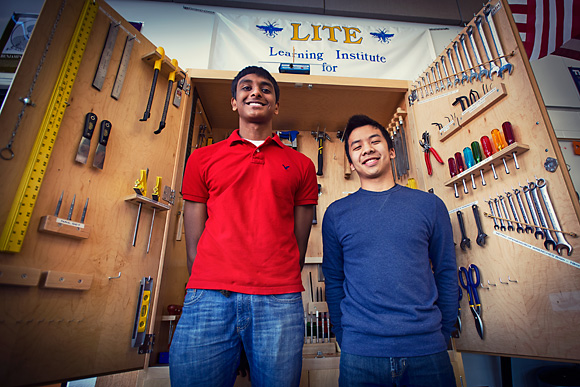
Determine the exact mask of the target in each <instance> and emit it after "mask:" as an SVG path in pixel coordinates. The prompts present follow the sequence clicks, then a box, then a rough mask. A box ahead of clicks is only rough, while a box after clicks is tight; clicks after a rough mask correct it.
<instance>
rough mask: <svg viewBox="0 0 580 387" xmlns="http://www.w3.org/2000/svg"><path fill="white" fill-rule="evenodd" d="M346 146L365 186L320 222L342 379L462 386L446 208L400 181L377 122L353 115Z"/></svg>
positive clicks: (454, 277) (392, 154) (348, 383)
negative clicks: (453, 355) (452, 351)
mask: <svg viewBox="0 0 580 387" xmlns="http://www.w3.org/2000/svg"><path fill="white" fill-rule="evenodd" d="M344 144H345V151H346V155H347V157H348V160H349V162H350V166H351V169H352V170H353V171H356V172H357V174H358V176H359V178H360V183H361V188H360V189H359V190H358V191H357V192H355V193H354V194H352V195H349V196H347V197H345V198H343V199H340V200H337V201H336V202H334V203H332V204H331V205H330V206H329V207H328V209H327V210H326V213H325V215H324V220H323V224H322V238H323V246H324V258H323V263H322V269H323V272H324V276H325V278H326V282H325V284H326V299H327V302H328V308H329V310H330V320H331V322H332V324H333V327H334V333H335V335H336V339H337V341H338V343H339V344H340V346H341V349H342V353H341V359H340V377H339V384H340V386H343V387H346V386H348V387H353V386H370V385H372V386H389V387H390V386H430V387H433V386H455V378H454V375H453V368H452V366H451V362H450V360H449V356H448V354H447V346H448V341H449V339H450V336H451V331H452V330H453V324H454V323H455V320H456V317H457V308H458V286H457V266H456V262H455V248H454V244H453V233H452V230H451V222H450V220H449V213H448V211H447V208H446V207H445V204H444V203H443V201H442V200H441V199H439V198H438V197H437V196H435V195H433V194H429V193H426V192H423V191H419V190H413V189H410V188H407V187H403V186H400V185H397V184H395V182H394V178H393V173H392V170H391V160H392V159H393V158H394V157H395V150H394V148H393V144H392V141H391V138H390V136H389V134H388V132H387V131H386V130H385V128H384V127H383V126H381V125H380V124H379V123H378V122H376V121H374V120H373V119H371V118H369V117H367V116H363V115H356V116H353V117H351V118H350V120H349V122H348V124H347V127H346V129H345V134H344Z"/></svg>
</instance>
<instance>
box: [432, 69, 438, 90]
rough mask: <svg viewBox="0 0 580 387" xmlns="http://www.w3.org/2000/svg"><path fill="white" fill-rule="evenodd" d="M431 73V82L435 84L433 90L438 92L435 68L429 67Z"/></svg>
mask: <svg viewBox="0 0 580 387" xmlns="http://www.w3.org/2000/svg"><path fill="white" fill-rule="evenodd" d="M431 74H432V75H433V83H434V84H435V91H436V92H437V93H439V84H438V82H437V77H436V76H435V69H434V68H433V67H431Z"/></svg>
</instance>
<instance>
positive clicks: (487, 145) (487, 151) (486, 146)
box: [481, 136, 497, 180]
mask: <svg viewBox="0 0 580 387" xmlns="http://www.w3.org/2000/svg"><path fill="white" fill-rule="evenodd" d="M481 148H482V150H483V154H484V155H485V157H486V158H487V157H490V156H491V155H492V154H493V148H492V147H491V141H490V140H489V137H487V136H483V137H481ZM489 165H491V170H492V171H493V178H494V179H495V180H497V173H495V166H494V165H493V163H490V164H489Z"/></svg>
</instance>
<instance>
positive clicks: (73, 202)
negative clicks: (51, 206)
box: [66, 194, 77, 220]
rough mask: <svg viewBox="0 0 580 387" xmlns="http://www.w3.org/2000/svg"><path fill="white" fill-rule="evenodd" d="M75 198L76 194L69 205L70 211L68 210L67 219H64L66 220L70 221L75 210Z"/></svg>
mask: <svg viewBox="0 0 580 387" xmlns="http://www.w3.org/2000/svg"><path fill="white" fill-rule="evenodd" d="M76 198H77V194H75V195H74V196H73V200H72V202H71V204H70V209H69V210H68V217H67V218H66V219H67V220H71V219H72V214H73V210H74V208H75V199H76Z"/></svg>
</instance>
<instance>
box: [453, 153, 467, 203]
mask: <svg viewBox="0 0 580 387" xmlns="http://www.w3.org/2000/svg"><path fill="white" fill-rule="evenodd" d="M455 165H456V166H457V173H461V172H463V171H464V170H465V167H464V166H463V158H462V157H461V153H460V152H455ZM463 192H464V193H469V191H468V190H467V184H465V179H463Z"/></svg>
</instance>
